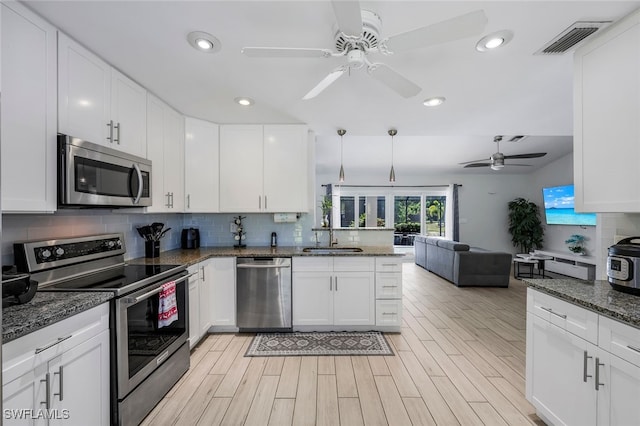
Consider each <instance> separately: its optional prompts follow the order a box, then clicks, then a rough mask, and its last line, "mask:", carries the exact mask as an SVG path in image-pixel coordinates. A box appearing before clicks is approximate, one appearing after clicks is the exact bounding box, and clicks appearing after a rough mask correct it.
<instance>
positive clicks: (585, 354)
mask: <svg viewBox="0 0 640 426" xmlns="http://www.w3.org/2000/svg"><path fill="white" fill-rule="evenodd" d="M591 358H593V357H592V356H589V354H587V351H584V364H583V366H582V367H583V370H582V380H583V381H584V382H585V383H587V377H593V376H592V375H590V374H587V360H588V359H591Z"/></svg>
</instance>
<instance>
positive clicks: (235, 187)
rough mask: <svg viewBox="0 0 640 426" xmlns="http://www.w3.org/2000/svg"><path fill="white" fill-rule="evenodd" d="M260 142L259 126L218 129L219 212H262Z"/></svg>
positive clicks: (261, 131) (261, 132) (261, 152)
mask: <svg viewBox="0 0 640 426" xmlns="http://www.w3.org/2000/svg"><path fill="white" fill-rule="evenodd" d="M262 139H263V129H262V126H260V125H228V126H227V125H225V126H220V211H223V212H260V211H263V200H262V174H263V168H262V156H263V151H262V149H263V144H262Z"/></svg>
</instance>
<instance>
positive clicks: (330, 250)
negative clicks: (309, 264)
mask: <svg viewBox="0 0 640 426" xmlns="http://www.w3.org/2000/svg"><path fill="white" fill-rule="evenodd" d="M302 251H303V252H305V253H315V254H340V253H361V252H362V249H361V248H360V247H305V248H303V249H302Z"/></svg>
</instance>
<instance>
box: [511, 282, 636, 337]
mask: <svg viewBox="0 0 640 426" xmlns="http://www.w3.org/2000/svg"><path fill="white" fill-rule="evenodd" d="M523 281H525V282H526V283H527V285H528V286H529V287H531V288H533V289H536V290H539V291H541V292H543V293H547V294H550V295H551V296H555V297H557V298H559V299H562V300H565V301H567V302H570V303H573V304H574V305H579V306H582V307H585V308H587V309H590V310H592V311H595V312H597V313H599V314H602V315H604V316H607V317H610V318H612V319H615V320H618V321H621V322H624V323H626V324H628V325H631V326H633V327H638V328H640V296H635V295H632V294H628V293H623V292H621V291H617V290H614V289H613V288H612V287H611V285H610V284H609V282H607V281H605V280H596V281H581V280H576V279H571V278H567V279H558V278H554V279H528V278H525V279H524V280H523Z"/></svg>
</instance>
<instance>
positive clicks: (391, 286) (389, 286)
mask: <svg viewBox="0 0 640 426" xmlns="http://www.w3.org/2000/svg"><path fill="white" fill-rule="evenodd" d="M396 287H398V286H397V285H383V286H382V288H396Z"/></svg>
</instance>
